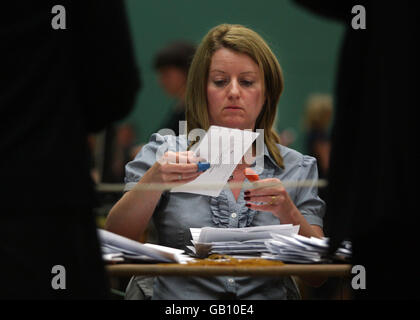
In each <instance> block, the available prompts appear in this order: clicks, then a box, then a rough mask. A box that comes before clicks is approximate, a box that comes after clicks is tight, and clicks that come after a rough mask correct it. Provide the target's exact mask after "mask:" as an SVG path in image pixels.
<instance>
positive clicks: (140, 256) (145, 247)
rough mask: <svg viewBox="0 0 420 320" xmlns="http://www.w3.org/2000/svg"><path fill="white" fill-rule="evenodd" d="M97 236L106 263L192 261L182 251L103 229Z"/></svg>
mask: <svg viewBox="0 0 420 320" xmlns="http://www.w3.org/2000/svg"><path fill="white" fill-rule="evenodd" d="M98 236H99V241H100V244H101V250H102V258H103V259H104V261H106V262H122V261H123V262H137V263H156V262H172V263H174V262H175V263H187V261H189V260H192V259H193V258H191V257H190V256H188V255H186V254H184V250H180V249H175V248H170V247H165V246H160V245H156V244H151V243H140V242H137V241H134V240H131V239H128V238H126V237H123V236H120V235H118V234H115V233H112V232H109V231H107V230H103V229H98Z"/></svg>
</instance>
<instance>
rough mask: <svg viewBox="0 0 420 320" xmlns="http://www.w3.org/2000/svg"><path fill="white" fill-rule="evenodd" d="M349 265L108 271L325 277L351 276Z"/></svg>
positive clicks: (116, 268)
mask: <svg viewBox="0 0 420 320" xmlns="http://www.w3.org/2000/svg"><path fill="white" fill-rule="evenodd" d="M351 268H352V266H351V265H349V264H284V265H278V266H204V265H201V266H191V265H183V264H173V263H167V264H163V263H160V264H114V265H107V266H106V270H107V272H108V275H109V276H112V277H131V276H134V275H136V276H139V275H142V276H199V277H212V276H228V275H230V276H238V277H239V276H253V277H259V276H260V277H268V276H270V277H284V276H308V275H310V276H325V277H349V276H350V275H351Z"/></svg>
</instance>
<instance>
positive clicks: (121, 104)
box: [68, 0, 141, 132]
mask: <svg viewBox="0 0 420 320" xmlns="http://www.w3.org/2000/svg"><path fill="white" fill-rule="evenodd" d="M75 5H76V9H77V10H78V11H79V13H80V15H81V16H82V18H81V19H80V20H76V21H72V19H71V18H72V15H71V12H69V13H68V17H69V27H72V28H77V31H78V34H79V39H81V40H79V39H75V41H81V42H82V43H80V45H79V46H77V47H78V48H81V50H80V51H79V52H78V57H77V58H78V59H77V61H78V65H77V66H75V67H76V68H77V71H78V72H79V73H80V77H79V78H80V81H81V86H80V91H81V103H82V104H83V111H84V112H85V116H86V119H87V120H86V126H87V129H88V132H98V131H100V130H102V129H104V128H105V127H106V126H107V125H108V124H110V123H111V122H114V121H118V120H121V119H123V118H124V117H125V116H126V115H128V114H129V112H130V111H131V110H132V108H133V106H134V102H135V98H136V95H137V92H138V91H139V90H140V89H141V79H140V77H139V67H138V66H137V64H136V61H135V56H134V50H133V44H132V40H131V34H130V29H129V23H128V21H127V17H126V10H125V6H124V1H121V0H109V1H106V3H103V1H95V0H87V1H83V2H80V3H79V2H77V4H75ZM110 17H112V19H110ZM71 23H73V25H72V24H71Z"/></svg>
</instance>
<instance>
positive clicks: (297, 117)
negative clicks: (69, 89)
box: [122, 0, 343, 152]
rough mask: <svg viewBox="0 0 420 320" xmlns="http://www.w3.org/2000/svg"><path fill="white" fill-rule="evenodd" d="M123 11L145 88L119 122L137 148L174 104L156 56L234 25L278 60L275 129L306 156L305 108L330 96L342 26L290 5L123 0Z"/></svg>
mask: <svg viewBox="0 0 420 320" xmlns="http://www.w3.org/2000/svg"><path fill="white" fill-rule="evenodd" d="M126 5H127V13H128V16H129V20H130V25H131V30H132V37H133V40H134V44H135V51H136V57H137V61H138V64H139V66H140V68H141V78H142V81H143V88H142V90H141V91H140V92H139V95H138V98H137V101H136V106H135V109H134V111H133V112H132V113H131V114H130V115H129V116H128V117H127V118H126V119H124V120H123V121H122V122H128V123H131V124H132V125H133V126H134V127H135V129H136V132H137V142H138V143H143V142H146V141H148V139H149V137H150V135H151V134H152V133H153V132H154V131H155V129H156V128H157V127H158V126H159V125H160V123H161V121H162V119H163V117H164V116H165V114H166V113H168V112H170V106H171V103H172V100H171V99H170V98H169V97H166V96H165V95H164V93H163V91H162V90H161V89H160V87H159V85H158V82H157V77H156V74H155V73H154V70H153V67H152V61H153V55H154V53H155V52H156V51H157V50H158V49H160V48H161V47H162V46H164V45H165V44H166V43H168V42H170V41H173V40H178V39H186V40H190V41H192V42H194V43H196V44H198V43H199V42H200V40H201V38H202V37H203V36H204V35H205V34H206V33H207V31H208V30H209V29H210V28H212V27H213V26H215V25H218V24H220V23H238V24H242V25H245V26H247V27H250V28H251V29H253V30H255V31H257V32H258V33H259V34H260V35H261V36H262V37H263V38H264V39H265V40H266V41H267V42H268V44H269V45H270V47H271V48H272V50H273V51H274V53H275V54H276V56H277V58H278V60H279V62H280V64H281V66H282V68H283V72H284V78H285V91H284V93H283V95H282V97H281V98H280V103H279V109H278V110H279V111H278V115H277V128H278V129H284V128H291V129H292V130H294V131H295V132H296V141H295V143H294V144H293V145H292V147H293V148H295V149H297V150H299V151H301V152H304V151H305V150H304V137H303V131H302V129H303V128H302V116H303V109H304V103H305V100H306V98H307V97H308V95H309V94H311V93H332V92H333V89H334V80H335V69H336V63H337V58H338V50H339V48H340V43H341V37H342V33H343V26H342V25H340V24H338V23H336V22H334V21H331V20H327V19H324V18H322V17H318V16H316V15H313V14H311V13H310V12H308V11H306V10H304V9H302V8H300V7H298V6H297V5H296V4H295V3H294V2H292V1H288V0H259V1H256V0H240V1H239V0H223V1H222V0H213V1H202V0H198V1H192V0H155V1H151V0H145V1H143V0H127V1H126Z"/></svg>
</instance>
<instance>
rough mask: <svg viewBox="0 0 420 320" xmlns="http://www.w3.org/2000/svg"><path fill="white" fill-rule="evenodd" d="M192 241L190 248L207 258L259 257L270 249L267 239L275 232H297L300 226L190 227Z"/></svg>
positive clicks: (279, 233)
mask: <svg viewBox="0 0 420 320" xmlns="http://www.w3.org/2000/svg"><path fill="white" fill-rule="evenodd" d="M190 231H191V235H192V238H193V240H192V243H193V245H194V246H188V248H189V249H190V250H191V251H192V252H193V253H194V254H195V255H197V256H198V257H200V258H205V257H207V256H208V255H210V254H224V255H230V256H233V257H235V258H242V259H244V258H253V257H256V256H257V257H259V256H261V254H262V253H268V252H269V250H268V248H267V245H266V241H267V240H269V239H271V238H272V235H273V234H276V235H288V236H291V235H293V234H297V233H298V231H299V226H293V225H291V224H280V225H270V226H258V227H246V228H211V227H204V228H190Z"/></svg>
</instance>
